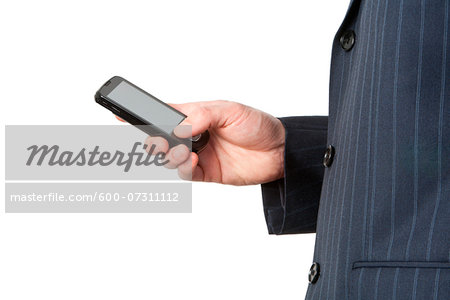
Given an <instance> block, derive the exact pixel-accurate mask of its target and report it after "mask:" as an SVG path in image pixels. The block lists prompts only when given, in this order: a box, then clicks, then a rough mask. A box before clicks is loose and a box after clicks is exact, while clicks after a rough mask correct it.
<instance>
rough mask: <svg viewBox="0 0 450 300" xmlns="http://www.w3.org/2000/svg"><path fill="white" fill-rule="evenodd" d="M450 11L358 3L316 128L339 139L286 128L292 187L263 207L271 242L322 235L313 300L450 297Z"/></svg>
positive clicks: (336, 51)
mask: <svg viewBox="0 0 450 300" xmlns="http://www.w3.org/2000/svg"><path fill="white" fill-rule="evenodd" d="M449 2H450V0H372V1H364V0H361V1H359V0H355V1H353V2H352V3H351V5H350V7H349V10H348V12H347V15H346V17H345V20H344V21H343V23H342V25H341V27H340V28H339V30H338V32H337V34H336V37H335V39H334V42H333V51H332V63H331V77H330V108H329V117H328V120H326V119H325V117H316V119H314V120H315V122H319V123H320V122H323V126H325V125H326V124H327V126H328V130H327V131H324V130H323V126H320V125H319V124H318V123H315V127H314V129H313V130H309V131H308V133H307V134H306V135H305V134H304V133H303V134H302V133H301V131H293V130H292V129H289V128H299V127H301V128H306V127H307V123H308V122H307V119H305V118H307V117H290V118H288V119H284V118H281V120H282V122H283V124H285V126H286V127H289V128H288V129H287V131H288V135H287V137H286V142H287V144H286V153H288V154H286V153H285V169H286V173H285V178H284V179H282V180H278V181H277V182H276V184H274V183H267V184H263V185H262V191H263V199H264V202H263V203H264V209H265V213H266V220H267V223H268V227H269V233H275V234H284V233H302V232H312V231H314V229H315V231H316V247H315V252H314V261H315V262H318V263H319V264H320V276H319V279H318V281H317V282H316V283H315V284H310V285H309V288H308V292H307V295H306V298H307V299H308V300H309V299H320V300H322V299H339V300H341V299H362V300H367V299H383V300H388V299H397V300H403V299H439V300H443V299H445V300H449V299H450V178H449V175H450V159H449V157H450V142H449V141H450V126H449V117H450V108H449V105H450V101H449V98H450V96H449V95H450V82H449V76H448V74H449V72H450V70H449V68H450V62H449V58H448V57H449V55H448V49H449V39H448V31H449V28H448V27H449V6H450V3H449ZM348 29H352V30H354V31H355V34H356V42H355V45H354V47H353V48H352V49H351V50H350V51H348V52H346V51H344V50H343V49H342V48H341V46H340V42H339V38H340V36H341V35H342V33H343V32H345V31H346V30H348ZM297 122H298V124H301V125H299V126H296V125H295V124H296V123H297ZM286 123H288V124H287V125H286ZM305 137H308V138H307V139H305ZM309 139H310V140H311V141H312V142H311V143H309V142H308V140H309ZM293 140H300V142H297V143H294V142H293ZM327 144H331V145H333V146H334V147H335V149H336V153H335V157H334V160H333V164H332V165H331V167H330V168H326V169H325V172H324V173H323V177H320V178H321V179H322V180H321V181H320V182H322V184H321V189H320V190H319V189H318V188H317V183H318V180H317V178H318V176H322V173H321V172H323V169H324V168H323V167H319V166H318V164H319V163H320V159H321V156H322V155H323V152H324V150H325V148H326V145H327ZM293 145H295V146H293ZM319 148H322V150H321V152H320V151H317V149H319ZM305 153H306V154H307V155H306V156H305V155H304V154H305ZM305 157H307V158H308V159H305ZM299 164H300V165H301V166H302V167H301V168H300V169H299V168H298V165H299ZM306 178H314V180H313V185H311V180H309V182H308V180H307V179H306ZM280 207H281V208H282V209H281V210H280V209H279V208H280ZM290 207H293V208H295V213H293V212H292V210H291V209H290ZM302 207H304V209H303V210H302ZM311 216H313V217H314V219H313V223H311ZM305 220H307V222H306V221H305ZM314 220H315V221H314ZM281 223H282V224H284V225H283V226H281V227H280V226H278V225H279V224H281ZM302 224H304V225H302ZM305 273H306V270H305Z"/></svg>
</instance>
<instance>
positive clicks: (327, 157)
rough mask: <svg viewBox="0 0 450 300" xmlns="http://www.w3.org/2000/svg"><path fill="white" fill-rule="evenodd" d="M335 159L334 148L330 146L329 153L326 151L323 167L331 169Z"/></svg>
mask: <svg viewBox="0 0 450 300" xmlns="http://www.w3.org/2000/svg"><path fill="white" fill-rule="evenodd" d="M333 157H334V147H333V146H332V145H328V147H327V151H325V155H324V157H323V165H324V166H325V167H327V168H329V167H330V166H331V164H332V163H333Z"/></svg>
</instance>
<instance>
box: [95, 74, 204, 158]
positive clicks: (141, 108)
mask: <svg viewBox="0 0 450 300" xmlns="http://www.w3.org/2000/svg"><path fill="white" fill-rule="evenodd" d="M95 101H96V102H97V103H98V104H100V105H101V106H103V107H105V108H107V109H108V110H110V111H111V112H113V113H114V114H115V115H117V116H118V117H120V118H122V119H123V120H125V121H127V122H128V123H130V124H132V125H135V126H136V127H137V128H139V129H141V130H142V131H144V132H145V133H147V134H148V135H150V136H160V137H163V138H165V139H166V140H167V142H168V143H169V148H172V147H174V146H176V145H179V144H185V145H186V146H188V147H189V148H191V150H192V152H195V153H199V152H200V151H202V150H203V149H204V148H205V147H206V145H207V144H208V140H209V132H208V131H207V130H206V131H205V132H203V133H201V134H199V135H196V136H194V137H191V138H187V139H182V138H179V137H177V136H175V135H174V134H173V130H174V129H175V127H176V126H177V125H179V124H180V123H181V122H182V121H183V120H184V119H185V118H186V117H187V116H186V115H185V114H183V113H182V112H180V111H178V110H176V109H175V108H173V107H171V106H170V105H168V104H166V103H164V102H163V101H161V100H159V99H158V98H156V97H154V96H153V95H151V94H149V93H147V92H146V91H144V90H143V89H141V88H140V87H138V86H136V85H134V84H133V83H131V82H129V81H128V80H126V79H124V78H122V77H120V76H114V77H112V78H111V79H109V80H108V81H106V82H105V83H104V84H103V85H102V86H101V87H100V89H99V90H98V91H97V93H95Z"/></svg>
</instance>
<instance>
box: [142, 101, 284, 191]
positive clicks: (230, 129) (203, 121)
mask: <svg viewBox="0 0 450 300" xmlns="http://www.w3.org/2000/svg"><path fill="white" fill-rule="evenodd" d="M170 105H171V106H172V107H174V108H175V109H177V110H179V111H181V112H182V113H184V114H186V115H188V117H187V118H186V119H185V120H184V121H183V122H182V123H181V124H180V125H191V126H192V133H191V132H189V133H187V134H186V130H185V129H184V130H183V127H182V126H177V127H176V128H175V130H174V133H175V135H177V136H179V137H182V138H186V137H189V136H191V134H192V136H195V135H197V134H200V133H202V132H204V131H205V130H208V131H209V133H210V139H209V142H208V145H207V146H206V148H205V149H204V150H203V151H202V152H200V153H199V154H198V155H197V154H195V153H191V152H190V151H189V150H188V148H187V147H186V146H184V145H177V146H175V147H173V148H171V149H170V150H169V151H168V144H167V141H166V140H165V139H163V138H161V137H149V138H148V139H147V141H146V144H148V145H149V146H150V145H152V144H155V146H156V148H155V149H157V151H155V153H156V152H158V151H163V152H167V151H168V152H167V156H166V158H167V159H168V160H169V161H170V163H169V164H168V165H165V166H166V167H169V168H178V173H179V175H180V177H181V178H184V179H192V180H195V181H209V182H218V183H224V184H233V185H249V184H260V183H264V182H269V181H273V180H276V179H278V178H281V177H283V176H284V138H285V129H284V127H283V124H282V123H281V122H280V120H278V119H277V118H275V117H273V116H271V115H269V114H267V113H264V112H262V111H260V110H257V109H254V108H251V107H249V106H245V105H243V104H239V103H236V102H230V101H206V102H193V103H185V104H170ZM184 128H186V127H184ZM183 131H184V132H183ZM148 148H150V147H148ZM189 156H190V157H189ZM189 158H191V159H189ZM191 175H192V178H191Z"/></svg>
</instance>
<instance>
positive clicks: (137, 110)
mask: <svg viewBox="0 0 450 300" xmlns="http://www.w3.org/2000/svg"><path fill="white" fill-rule="evenodd" d="M106 96H107V97H108V98H109V99H110V100H111V101H113V102H115V103H116V104H118V105H119V106H122V107H123V108H126V109H127V110H128V111H129V112H131V113H133V114H134V115H136V116H138V117H140V118H141V119H142V120H144V121H146V122H147V123H148V124H152V125H155V126H157V127H158V128H160V129H161V130H164V131H165V132H167V133H168V134H171V133H172V131H173V129H174V128H175V127H176V126H177V125H178V124H180V122H181V121H183V120H184V119H185V116H184V115H183V114H181V113H180V112H178V111H176V110H174V109H172V108H171V107H170V106H167V105H166V104H164V103H162V102H160V101H159V100H158V99H156V98H154V97H152V96H151V95H149V94H146V93H144V92H142V91H141V90H139V89H137V88H135V87H134V86H132V85H130V84H129V83H128V82H126V81H122V82H121V83H119V84H118V85H117V86H116V87H115V88H114V89H113V90H112V91H111V92H110V93H109V94H108V95H106Z"/></svg>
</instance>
